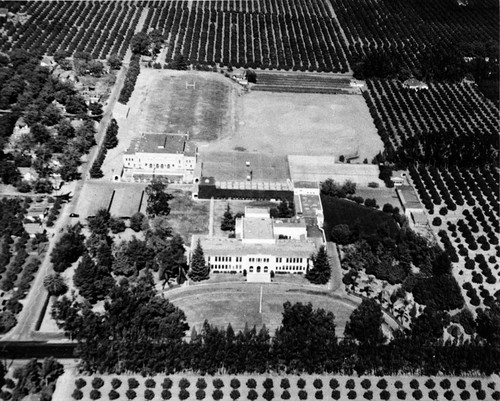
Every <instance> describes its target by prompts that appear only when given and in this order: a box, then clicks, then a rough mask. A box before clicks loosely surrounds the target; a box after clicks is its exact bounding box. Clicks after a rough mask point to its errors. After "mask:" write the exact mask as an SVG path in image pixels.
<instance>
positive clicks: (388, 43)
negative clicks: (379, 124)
mask: <svg viewBox="0 0 500 401" xmlns="http://www.w3.org/2000/svg"><path fill="white" fill-rule="evenodd" d="M331 3H332V6H333V8H334V10H335V13H336V15H337V17H338V20H339V23H340V25H341V26H342V28H343V31H344V33H345V35H346V37H347V41H348V42H349V62H350V63H352V62H353V61H355V60H356V59H359V58H361V57H362V56H363V55H365V54H367V53H370V52H373V51H379V50H383V51H385V52H393V53H396V54H398V55H400V56H401V58H402V59H403V62H404V63H405V64H406V66H407V67H408V68H409V69H411V70H415V69H416V68H417V69H418V67H419V62H418V56H419V54H420V53H421V52H422V51H423V50H424V49H426V48H429V47H432V46H434V45H437V44H439V46H440V47H441V48H442V49H445V51H449V52H453V51H455V50H456V45H457V43H463V42H466V43H472V42H474V41H475V40H477V41H479V42H487V41H491V40H492V39H493V40H496V38H497V37H498V27H497V25H498V24H497V19H498V3H497V2H496V1H495V0H489V1H483V2H474V3H475V6H474V7H460V6H458V5H457V2H452V1H449V2H443V1H419V0H409V1H405V2H394V1H388V0H382V1H380V0H332V1H331ZM396 16H397V17H396ZM395 38H397V40H396V39H395Z"/></svg>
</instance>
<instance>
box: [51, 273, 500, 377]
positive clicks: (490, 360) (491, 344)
mask: <svg viewBox="0 0 500 401" xmlns="http://www.w3.org/2000/svg"><path fill="white" fill-rule="evenodd" d="M283 307H284V310H283V319H282V325H281V326H280V327H279V328H278V329H277V330H276V332H275V333H273V334H274V336H271V333H269V331H268V330H267V329H266V327H265V326H264V327H262V328H261V329H260V330H257V329H256V328H252V329H250V328H246V329H245V330H243V331H241V332H238V333H235V332H234V330H233V329H232V327H231V325H229V326H228V327H227V329H221V328H217V327H214V326H211V325H210V324H209V322H205V324H204V325H203V327H202V329H201V330H200V331H199V332H197V331H196V330H194V329H192V330H191V341H189V342H187V341H185V340H184V339H185V336H186V334H187V333H188V332H189V326H188V324H187V323H186V316H185V314H184V312H183V311H182V310H180V309H179V308H177V307H175V306H174V305H173V304H172V303H170V302H169V300H168V299H166V298H164V297H163V296H160V295H158V294H157V293H156V291H155V289H154V280H153V278H152V276H151V274H149V273H144V274H141V275H140V276H139V277H138V278H137V279H135V280H126V279H125V280H122V281H121V282H120V284H119V285H116V286H114V287H113V289H112V290H111V292H110V295H109V297H108V298H107V300H106V301H105V303H104V309H103V310H102V311H95V310H93V309H92V307H91V305H90V303H88V302H79V301H77V300H76V299H69V298H67V297H63V298H61V299H60V300H59V301H57V302H56V303H55V304H54V306H53V310H52V314H53V317H54V318H55V319H56V320H57V321H58V324H59V325H60V326H61V327H62V328H63V329H64V331H65V333H66V335H67V336H68V337H70V338H72V339H73V340H75V341H77V342H78V345H77V355H78V356H79V357H80V358H81V364H82V368H83V369H84V370H85V371H88V372H109V373H119V372H127V371H128V372H141V371H142V372H144V373H146V374H149V373H155V372H156V373H160V372H167V373H174V372H179V371H185V370H191V371H194V372H199V373H201V374H203V373H208V374H215V373H217V372H229V373H231V374H236V373H244V372H257V373H265V372H271V371H273V372H286V373H301V372H307V373H343V374H353V373H354V372H356V373H357V374H398V373H399V374H400V373H407V374H424V375H435V374H438V373H442V374H450V375H451V374H452V375H461V374H467V373H475V374H477V373H481V374H488V375H489V374H492V373H493V372H498V371H499V370H500V369H499V368H500V362H499V361H500V348H499V345H500V337H499V335H498V333H500V331H499V328H500V308H498V307H496V308H491V309H490V310H489V311H487V312H480V313H479V315H478V319H477V324H478V333H479V336H478V337H476V339H475V340H474V341H472V342H468V341H467V342H464V343H457V342H454V343H452V342H447V343H443V340H442V338H443V328H444V327H446V325H447V324H448V321H447V319H448V318H447V315H446V313H444V312H439V311H436V310H434V309H432V308H430V307H428V308H426V309H425V311H424V313H423V314H422V315H420V316H419V317H418V318H416V319H415V321H414V322H413V323H412V326H411V330H407V331H397V332H395V333H394V338H393V339H391V340H390V341H389V340H388V339H387V338H386V337H385V336H384V334H383V331H382V328H381V327H382V323H383V315H382V311H381V309H380V306H379V305H378V304H377V303H376V302H375V301H373V300H364V301H363V302H362V303H361V304H360V305H359V307H358V308H357V309H356V310H355V311H354V312H353V313H352V315H351V317H350V319H349V321H348V322H347V324H346V327H345V330H344V333H343V336H344V337H343V338H342V339H340V338H338V337H337V334H336V324H335V316H334V314H333V313H332V312H326V311H325V310H322V309H314V308H313V307H312V305H311V304H307V305H304V304H301V303H296V304H293V305H292V304H290V303H289V302H286V303H285V304H284V305H283Z"/></svg>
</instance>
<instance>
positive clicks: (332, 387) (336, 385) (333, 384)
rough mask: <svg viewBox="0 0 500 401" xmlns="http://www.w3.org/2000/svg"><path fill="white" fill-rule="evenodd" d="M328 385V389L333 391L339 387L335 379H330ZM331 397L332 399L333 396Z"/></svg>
mask: <svg viewBox="0 0 500 401" xmlns="http://www.w3.org/2000/svg"><path fill="white" fill-rule="evenodd" d="M329 384H330V388H331V389H332V390H335V389H336V388H338V386H339V382H338V380H337V379H330V383H329ZM332 397H333V396H332Z"/></svg>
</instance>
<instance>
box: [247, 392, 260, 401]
mask: <svg viewBox="0 0 500 401" xmlns="http://www.w3.org/2000/svg"><path fill="white" fill-rule="evenodd" d="M258 396H259V395H258V394H257V391H255V390H254V389H251V390H250V391H249V392H248V396H247V398H248V399H249V400H250V401H253V400H256V399H257V397H258Z"/></svg>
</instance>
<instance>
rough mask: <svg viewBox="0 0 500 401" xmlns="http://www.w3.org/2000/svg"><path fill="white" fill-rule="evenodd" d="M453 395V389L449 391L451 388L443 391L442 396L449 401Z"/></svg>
mask: <svg viewBox="0 0 500 401" xmlns="http://www.w3.org/2000/svg"><path fill="white" fill-rule="evenodd" d="M453 396H454V394H453V391H451V390H446V391H445V392H444V398H446V399H447V400H448V401H451V399H452V398H453Z"/></svg>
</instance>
